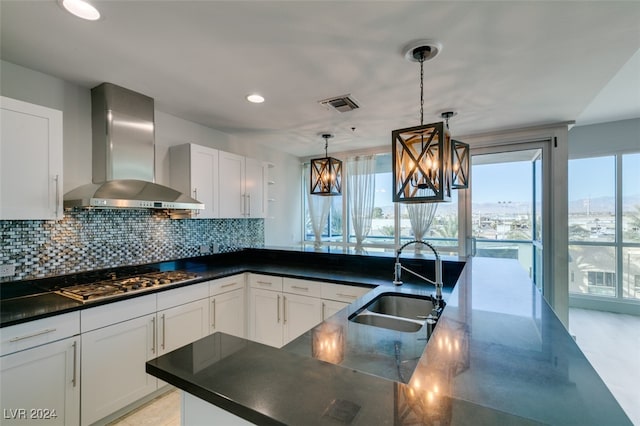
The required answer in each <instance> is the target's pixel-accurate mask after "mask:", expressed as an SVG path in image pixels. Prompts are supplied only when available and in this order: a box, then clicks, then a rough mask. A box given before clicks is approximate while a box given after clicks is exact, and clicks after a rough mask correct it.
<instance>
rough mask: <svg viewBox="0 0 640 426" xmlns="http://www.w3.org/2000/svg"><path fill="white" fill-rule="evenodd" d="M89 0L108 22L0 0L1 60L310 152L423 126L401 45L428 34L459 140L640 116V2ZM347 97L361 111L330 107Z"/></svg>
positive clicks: (431, 72)
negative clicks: (128, 93)
mask: <svg viewBox="0 0 640 426" xmlns="http://www.w3.org/2000/svg"><path fill="white" fill-rule="evenodd" d="M92 3H93V4H94V5H95V6H97V7H98V9H99V10H100V12H101V13H102V19H101V20H99V21H96V22H88V21H83V20H80V19H78V18H75V17H73V16H71V15H69V14H67V13H66V12H64V11H63V10H62V9H61V8H60V7H59V6H58V3H57V1H55V0H40V1H26V0H19V1H12V0H0V19H1V21H0V23H1V30H0V38H1V45H0V47H1V50H0V54H1V58H2V59H3V60H5V61H8V62H12V63H15V64H18V65H22V66H25V67H28V68H31V69H35V70H38V71H42V72H44V73H47V74H50V75H53V76H56V77H59V78H62V79H64V80H67V81H70V82H73V83H75V84H78V85H80V86H83V87H87V88H90V87H93V86H95V85H97V84H99V83H102V82H111V83H114V84H118V85H121V86H124V87H127V88H129V89H132V90H135V91H138V92H141V93H144V94H146V95H148V96H151V97H153V98H154V99H155V102H156V108H157V109H158V110H161V111H163V112H166V113H169V114H173V115H176V116H178V117H182V118H184V119H187V120H191V121H194V122H198V123H201V124H204V125H207V126H209V127H213V128H215V129H218V130H221V131H223V132H226V133H229V134H232V135H235V136H237V137H239V138H242V139H246V140H253V141H255V142H256V143H263V144H267V145H268V146H271V147H273V148H274V149H278V150H282V151H286V152H290V153H292V154H294V155H297V156H307V155H316V154H320V153H322V152H323V150H324V140H323V139H322V138H321V137H320V136H319V135H318V133H321V132H326V131H330V132H333V133H335V134H336V137H335V138H334V139H332V140H331V141H330V142H329V148H330V152H332V151H333V152H337V151H347V150H354V149H361V148H366V147H371V146H382V145H390V143H391V142H390V139H391V130H393V129H397V128H402V127H409V126H414V125H417V124H419V99H420V98H419V95H420V92H419V65H418V64H417V63H412V62H408V61H406V60H405V59H404V58H403V57H402V54H401V50H402V48H403V46H405V45H406V44H407V43H409V42H411V41H413V40H416V39H424V38H434V39H437V40H438V41H440V42H441V43H442V44H443V50H442V52H441V53H440V55H439V56H438V57H436V58H435V59H433V60H431V61H429V62H427V63H425V98H426V99H425V123H427V122H432V121H439V113H440V112H442V111H444V110H451V109H453V110H455V111H457V112H458V113H459V115H458V116H457V117H455V118H453V119H452V120H451V122H450V124H451V129H452V133H453V134H454V136H455V135H465V134H472V133H482V132H487V131H493V130H502V129H507V128H517V127H525V126H533V125H538V124H547V123H554V122H560V121H570V120H576V121H577V123H578V124H581V123H584V124H587V123H596V122H599V121H610V120H616V119H623V118H632V117H640V81H639V79H640V77H639V76H640V72H639V71H638V70H639V69H640V54H638V53H636V52H638V51H639V50H640V2H638V1H625V2H613V1H591V2H575V1H566V2H565V1H533V2H527V1H509V2H485V1H471V2H459V1H445V2H431V1H410V2H403V1H374V2H365V1H336V2H331V1H281V2H274V1H166V0H165V1H148V0H147V1H134V0H128V1H116V0H107V1H104V0H103V1H97V0H96V1H93V2H92ZM634 55H635V56H634ZM625 64H627V66H626V67H625ZM251 92H259V93H261V94H262V95H264V96H265V98H266V102H265V103H263V104H260V105H254V104H250V103H248V102H247V101H246V100H245V96H246V95H247V94H249V93H251ZM347 93H350V94H352V95H353V96H354V97H355V98H356V99H357V100H358V101H359V103H360V106H361V108H360V109H359V110H356V111H352V112H348V113H343V114H340V113H337V112H335V111H330V110H327V109H325V108H324V107H322V106H320V105H319V104H318V103H317V101H319V100H322V99H325V98H328V97H332V96H337V95H344V94H347ZM582 117H584V119H583V118H582ZM352 127H355V129H356V130H355V131H352V130H351V128H352Z"/></svg>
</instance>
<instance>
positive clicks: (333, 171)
mask: <svg viewBox="0 0 640 426" xmlns="http://www.w3.org/2000/svg"><path fill="white" fill-rule="evenodd" d="M322 137H323V138H324V158H316V159H313V160H311V194H312V195H328V196H331V195H341V194H342V161H340V160H338V159H337V158H333V157H329V155H328V154H327V148H328V147H329V138H332V137H333V135H332V134H330V133H323V134H322Z"/></svg>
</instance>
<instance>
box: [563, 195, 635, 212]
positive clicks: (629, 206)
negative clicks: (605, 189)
mask: <svg viewBox="0 0 640 426" xmlns="http://www.w3.org/2000/svg"><path fill="white" fill-rule="evenodd" d="M615 205H616V202H615V197H595V198H581V199H578V200H570V201H569V213H570V214H571V213H587V211H589V212H590V213H612V214H613V213H614V212H615ZM622 205H623V208H624V209H625V211H630V210H633V209H634V206H637V205H640V194H635V195H630V196H627V197H624V198H623V200H622Z"/></svg>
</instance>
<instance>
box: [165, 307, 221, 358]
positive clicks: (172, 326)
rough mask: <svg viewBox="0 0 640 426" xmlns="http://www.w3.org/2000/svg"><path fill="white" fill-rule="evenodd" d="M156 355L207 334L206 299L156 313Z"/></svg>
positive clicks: (207, 308)
mask: <svg viewBox="0 0 640 426" xmlns="http://www.w3.org/2000/svg"><path fill="white" fill-rule="evenodd" d="M157 318H158V345H159V347H160V349H159V351H158V355H163V354H165V353H167V352H171V351H172V350H174V349H178V348H179V347H181V346H184V345H187V344H189V343H192V342H195V341H196V340H198V339H201V338H202V337H204V336H206V335H207V334H209V303H208V299H201V300H196V301H195V302H191V303H187V304H184V305H180V306H176V307H173V308H169V309H165V310H163V311H159V312H158V317H157Z"/></svg>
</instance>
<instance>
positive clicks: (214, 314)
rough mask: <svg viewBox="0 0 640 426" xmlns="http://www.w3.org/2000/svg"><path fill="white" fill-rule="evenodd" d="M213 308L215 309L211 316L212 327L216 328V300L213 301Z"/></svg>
mask: <svg viewBox="0 0 640 426" xmlns="http://www.w3.org/2000/svg"><path fill="white" fill-rule="evenodd" d="M211 308H212V309H213V311H212V315H211V327H213V329H214V330H215V328H216V299H213V300H211Z"/></svg>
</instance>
